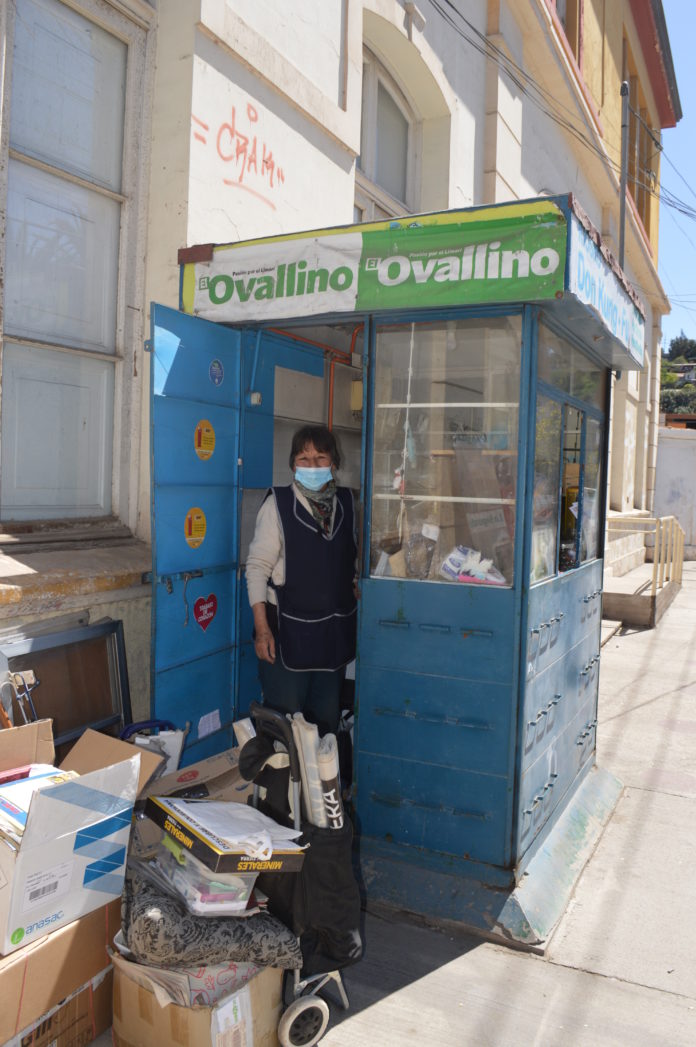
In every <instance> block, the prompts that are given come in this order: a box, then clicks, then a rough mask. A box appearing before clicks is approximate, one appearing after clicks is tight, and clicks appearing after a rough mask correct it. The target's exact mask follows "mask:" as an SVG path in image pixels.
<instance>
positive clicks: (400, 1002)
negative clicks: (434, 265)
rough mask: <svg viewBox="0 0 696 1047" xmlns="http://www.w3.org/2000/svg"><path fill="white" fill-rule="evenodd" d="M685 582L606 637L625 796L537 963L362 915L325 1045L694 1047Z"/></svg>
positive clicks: (693, 675) (615, 745)
mask: <svg viewBox="0 0 696 1047" xmlns="http://www.w3.org/2000/svg"><path fill="white" fill-rule="evenodd" d="M683 581H684V584H683V588H682V590H681V592H680V593H679V595H678V596H677V598H676V600H675V601H674V603H673V605H672V606H671V607H670V609H669V610H668V611H667V613H666V614H665V616H664V618H663V619H662V621H661V622H660V623H659V625H658V626H657V628H656V629H654V630H648V631H643V632H637V631H623V630H622V631H620V632H618V633H616V634H615V635H613V636H612V635H611V630H606V631H605V634H604V635H605V637H608V639H607V642H606V643H605V645H604V647H603V648H602V661H601V673H600V703H599V718H600V727H599V730H598V762H599V763H600V765H601V766H603V767H606V768H607V769H608V770H610V771H612V772H613V773H614V774H615V775H616V776H617V777H618V778H620V779H621V781H622V782H623V783H624V786H625V788H624V791H623V793H622V796H621V798H620V800H619V802H618V804H617V807H616V809H615V811H614V813H613V815H612V817H611V819H610V821H609V823H608V824H607V826H606V828H605V830H604V833H603V835H602V836H601V838H600V840H599V842H598V844H597V847H596V849H595V851H594V853H593V855H592V857H591V859H590V861H589V863H588V864H587V865H586V867H585V869H584V872H583V873H582V875H581V877H580V880H579V881H578V884H577V886H576V889H575V892H574V895H573V898H572V899H571V902H570V904H569V906H568V908H567V910H566V913H565V915H564V916H563V917H562V919H561V921H560V923H559V924H558V926H557V928H556V930H555V933H554V935H553V938H552V939H551V942H550V945H549V947H548V948H547V950H546V953H545V955H544V956H543V957H542V956H539V955H534V954H531V953H524V952H517V951H514V950H512V949H508V948H505V947H504V946H500V945H494V944H492V943H489V942H482V941H481V940H480V939H477V938H474V937H471V936H469V935H466V934H463V933H457V932H453V931H451V930H450V931H446V932H445V931H440V930H433V929H431V928H429V927H425V926H422V925H420V924H418V923H416V922H413V921H408V920H407V919H403V918H396V917H395V918H390V919H379V918H377V917H375V916H374V915H368V917H367V920H366V927H365V940H366V952H365V958H364V960H363V961H362V963H360V964H359V965H358V966H357V967H355V968H353V969H351V970H348V971H347V972H346V974H345V981H346V986H347V988H348V992H349V995H350V1000H351V1007H350V1010H349V1011H348V1012H347V1013H343V1012H341V1011H340V1009H339V1008H338V1007H334V1006H333V1005H332V1008H331V1011H332V1019H331V1025H330V1027H329V1031H328V1032H327V1034H326V1036H325V1037H324V1039H323V1040H322V1044H323V1045H325V1047H392V1045H394V1047H396V1045H399V1047H408V1045H414V1047H416V1045H417V1047H531V1045H534V1047H693V1044H696V889H695V877H694V869H695V868H696V830H695V829H694V826H695V825H696V563H687V564H685V565H684V580H683ZM110 1042H111V1041H110V1033H105V1034H104V1036H103V1037H100V1040H99V1041H98V1043H99V1044H104V1045H106V1044H107V1043H110Z"/></svg>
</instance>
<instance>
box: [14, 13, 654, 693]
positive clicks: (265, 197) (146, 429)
mask: <svg viewBox="0 0 696 1047" xmlns="http://www.w3.org/2000/svg"><path fill="white" fill-rule="evenodd" d="M99 2H103V3H104V4H105V5H106V6H111V5H109V0H99ZM14 3H15V0H10V2H9V5H2V7H0V33H5V32H6V31H8V30H6V26H7V25H8V24H11V23H12V18H9V20H6V18H5V16H6V12H7V11H8V10H9V11H10V13H11V11H12V9H13V8H14ZM71 4H72V5H73V6H75V7H76V8H78V9H84V11H85V12H86V13H87V15H88V16H90V17H95V11H96V9H97V7H98V3H97V2H96V0H71ZM455 6H456V8H457V10H459V11H461V12H463V13H464V15H465V17H466V22H463V21H461V20H459V19H457V17H456V16H455V15H453V21H454V26H453V24H452V22H451V21H448V20H447V19H445V18H444V17H443V16H442V15H441V14H440V13H439V12H438V10H437V9H436V8H435V7H433V6H432V5H430V4H422V5H420V7H417V8H415V9H414V8H411V7H410V5H409V7H408V10H407V8H406V6H405V5H404V3H403V2H402V0H264V3H261V4H260V3H258V2H257V0H153V2H152V3H151V4H147V3H145V2H144V0H119V2H118V3H116V2H115V0H114V5H113V8H114V10H116V9H117V10H118V12H119V17H121V16H122V17H125V18H129V19H131V20H132V22H133V24H134V25H137V26H139V27H141V29H142V32H143V34H144V35H145V37H146V44H145V45H143V47H142V48H141V52H140V53H141V55H142V56H144V57H143V59H142V60H143V61H144V64H145V68H146V75H145V77H144V79H143V85H142V91H141V92H140V93H139V94H138V96H137V105H139V106H140V107H141V109H142V112H141V113H140V114H139V116H142V118H143V119H142V127H143V133H142V140H141V141H140V145H139V149H138V151H137V156H129V158H128V162H129V165H130V167H132V168H133V170H134V171H135V170H136V169H137V171H139V172H141V174H142V182H143V185H144V187H145V189H144V191H143V192H142V193H141V194H140V196H139V198H138V201H137V207H138V209H139V210H138V212H137V213H138V215H139V216H140V217H139V218H138V219H137V221H136V222H135V225H136V226H137V227H138V229H139V233H140V238H139V239H137V238H136V240H134V241H133V243H134V246H133V247H132V256H129V258H128V259H127V261H128V265H127V266H126V269H127V271H128V281H129V286H130V285H131V284H132V285H133V286H136V287H137V288H138V296H139V297H138V301H137V302H131V301H130V298H129V299H128V303H127V309H126V308H125V306H124V309H125V311H126V313H127V317H126V320H127V323H126V325H125V327H124V330H125V336H124V339H125V340H124V345H123V349H122V359H119V362H118V364H117V373H118V375H119V390H120V391H119V392H118V394H117V396H116V401H115V413H116V417H117V422H116V436H115V441H114V445H115V456H114V461H115V463H116V472H115V480H114V490H115V506H116V511H117V514H118V516H119V517H120V519H122V520H123V521H124V522H125V523H127V524H128V525H129V526H130V527H131V528H132V529H133V531H134V532H135V534H136V535H137V536H138V537H139V538H141V539H143V540H145V541H147V540H148V539H149V536H150V410H149V396H150V391H149V357H148V356H147V355H146V354H145V353H144V352H143V349H142V339H143V337H147V336H148V329H149V303H150V302H151V301H157V302H161V303H163V304H165V305H169V306H173V307H176V305H177V303H178V288H179V269H178V264H177V251H178V249H179V248H181V247H186V246H189V245H191V244H196V243H205V242H210V241H213V242H225V241H235V240H239V239H246V238H252V237H258V236H264V235H269V234H274V233H281V232H293V231H297V230H301V229H308V228H313V227H322V226H327V225H337V224H342V223H348V222H350V221H352V219H353V207H354V203H355V186H356V177H357V174H356V171H357V166H358V162H359V160H358V158H359V156H360V152H361V105H362V71H363V47H366V48H368V49H369V51H370V53H371V54H372V55H374V56H375V57H376V58H377V59H378V60H379V62H381V64H382V66H383V67H384V69H385V70H386V71H387V73H388V74H389V76H390V77H392V79H393V81H394V82H395V83H396V84H397V85H398V88H399V90H400V91H401V92H402V94H403V97H404V100H405V103H406V104H407V106H408V107H409V109H410V112H411V113H412V116H413V135H412V157H411V160H410V163H411V164H412V167H413V171H412V174H413V182H414V185H415V188H414V191H413V199H412V200H411V201H410V204H409V206H410V209H411V210H412V211H427V210H437V209H442V208H446V207H453V208H456V207H468V206H472V205H478V204H482V203H486V202H501V201H505V200H509V199H515V198H524V197H528V196H534V195H537V194H556V193H564V192H567V191H572V192H573V193H575V195H576V196H577V197H578V199H579V200H580V202H581V204H582V206H583V207H584V208H585V210H586V211H587V212H588V214H589V215H590V218H591V219H592V221H593V222H594V223H595V225H596V226H597V227H598V228H599V229H600V230H601V231H602V234H603V236H604V238H605V240H606V242H607V243H608V245H609V246H610V247H611V248H612V249H613V250H614V251H617V250H618V179H617V176H616V171H615V165H616V164H617V163H618V161H619V155H620V125H621V108H620V97H619V90H618V87H619V81H620V77H621V70H622V47H623V38H624V34H625V35H626V38H627V40H628V42H629V45H630V47H631V51H632V54H633V57H634V59H635V61H636V66H637V73H638V75H639V78H640V79H641V82H642V84H643V88H644V93H645V96H646V99H647V102H648V105H649V107H650V108H651V110H652V111H653V112H654V111H655V104H656V103H655V99H654V97H653V94H652V92H651V88H650V84H649V77H648V73H647V67H646V65H645V61H644V58H643V56H642V54H641V49H640V40H639V38H638V34H637V30H636V28H635V26H634V24H633V21H632V17H631V13H630V8H631V5H630V3H629V0H617V2H613V0H612V2H610V0H584V3H583V8H584V12H585V22H584V35H583V49H582V56H581V61H580V64H578V62H576V61H575V59H574V58H573V56H572V55H571V54H570V53H569V51H568V48H567V45H566V43H565V42H564V38H563V34H562V32H560V33H559V28H558V22H557V20H554V15H553V10H552V8H553V3H552V2H551V0H466V2H461V3H459V4H457V5H455ZM444 10H445V11H446V10H447V8H446V7H445V8H444ZM487 48H488V49H489V52H490V53H489V54H488V55H487V56H486V55H484V54H483V53H482V52H483V51H484V50H486V49H487ZM493 49H497V51H494V50H493ZM0 53H3V54H4V53H5V51H2V52H0ZM496 53H497V54H500V55H501V56H504V57H505V58H506V59H508V60H511V61H512V62H514V63H515V65H516V66H517V70H516V71H514V70H513V75H510V73H509V72H506V71H505V70H504V69H503V68H502V64H501V62H498V61H496V60H495V54H496ZM0 72H1V70H0ZM530 78H531V79H530ZM537 88H540V91H539V90H537ZM3 98H4V100H3V102H2V105H3V108H2V110H1V111H0V115H1V116H2V120H3V125H2V127H0V203H2V199H3V197H2V193H3V192H4V185H5V181H4V180H5V177H6V175H5V168H6V159H7V142H8V136H7V106H8V101H7V99H8V95H7V91H5V95H4V96H3ZM554 107H555V110H556V115H557V116H558V115H559V113H560V114H564V116H563V120H561V123H559V122H558V120H554V119H552V118H551V115H550V114H551V111H552V110H553V109H554ZM564 122H565V124H566V126H563V124H564ZM578 135H580V137H581V138H582V139H583V140H584V141H581V140H580V139H579V137H578ZM603 154H606V157H605V158H603ZM129 169H130V168H129ZM145 190H146V191H145ZM128 206H130V203H129V204H128ZM651 207H652V208H653V210H652V211H651V218H650V239H649V240H646V239H645V237H644V236H643V234H642V232H641V229H640V226H639V224H638V223H637V222H636V220H635V216H634V215H633V214H632V213H629V218H628V225H627V237H626V263H625V268H626V272H627V274H628V276H629V278H630V279H631V280H632V281H633V282H634V283H635V285H636V286H638V287H640V288H641V295H642V296H643V298H644V302H645V305H646V314H647V315H646V335H647V345H646V356H647V358H648V359H649V361H650V367H649V368H648V369H647V370H646V372H645V374H644V375H643V377H642V378H641V379H640V380H639V381H635V380H634V379H633V378H631V377H630V376H629V375H627V374H626V373H624V375H622V376H621V378H620V379H618V380H617V381H616V382H615V383H614V385H615V397H614V402H613V408H612V412H613V415H612V426H613V437H612V453H611V469H610V505H611V507H612V508H614V509H620V510H623V511H626V510H631V509H635V508H639V509H652V500H653V491H654V484H655V460H656V455H657V398H658V395H659V341H660V317H661V315H662V314H663V313H664V312H665V311H666V309H667V308H668V305H667V302H666V299H665V296H664V292H663V290H662V288H661V285H660V283H659V280H658V277H657V271H656V257H657V256H656V248H657V233H658V225H657V213H656V207H657V204H656V202H654V203H653V204H652V205H651ZM629 212H630V209H629ZM1 228H2V215H0V230H1ZM3 260H4V259H3V255H2V252H1V251H0V272H1V269H2V264H3ZM133 273H135V274H136V275H135V276H132V274H133ZM124 279H125V277H124ZM143 287H144V290H143ZM66 570H67V569H66ZM95 570H96V568H95ZM2 583H3V578H2V576H0V586H2ZM115 584H118V585H120V584H121V583H120V582H119V583H115ZM74 600H76V601H77V602H78V603H80V601H81V606H89V586H88V585H87V586H82V588H80V587H79V586H78V587H76V588H75V590H74ZM72 605H74V604H71V606H72ZM46 610H47V612H49V611H50V610H51V608H50V606H49V604H48V603H47V604H46ZM21 613H22V605H21V600H20V602H19V604H18V605H17V616H20V615H21ZM32 613H36V608H35V607H32ZM144 622H145V619H143V622H142V623H141V626H142V627H139V628H138V629H132V630H131V634H130V637H129V644H130V645H131V646H130V648H129V656H131V651H132V658H133V664H134V665H136V666H138V667H139V669H138V675H139V677H140V678H143V679H144V678H145V675H144V674H143V673H141V672H140V667H142V666H144V665H145V663H146V661H147V658H148V652H149V629H148V628H146V627H145V625H144ZM138 700H139V701H140V699H138Z"/></svg>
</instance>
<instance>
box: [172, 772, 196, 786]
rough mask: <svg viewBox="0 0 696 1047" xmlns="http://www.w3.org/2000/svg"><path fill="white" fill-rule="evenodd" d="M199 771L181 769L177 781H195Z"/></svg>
mask: <svg viewBox="0 0 696 1047" xmlns="http://www.w3.org/2000/svg"><path fill="white" fill-rule="evenodd" d="M199 773H200V772H199V771H182V772H181V774H179V775H177V778H176V780H177V782H181V783H182V784H185V783H186V782H195V780H196V778H198V775H199Z"/></svg>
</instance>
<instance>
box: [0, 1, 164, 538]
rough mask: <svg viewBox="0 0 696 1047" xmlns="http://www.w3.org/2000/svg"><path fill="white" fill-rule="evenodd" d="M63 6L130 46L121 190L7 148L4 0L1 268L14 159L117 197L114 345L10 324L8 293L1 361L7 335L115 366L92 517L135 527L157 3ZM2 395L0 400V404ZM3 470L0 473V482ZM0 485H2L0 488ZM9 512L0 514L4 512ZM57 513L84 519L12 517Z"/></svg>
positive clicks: (8, 36)
mask: <svg viewBox="0 0 696 1047" xmlns="http://www.w3.org/2000/svg"><path fill="white" fill-rule="evenodd" d="M58 2H59V3H61V4H62V5H63V6H64V7H66V8H68V9H69V10H72V11H74V12H76V13H77V14H78V15H79V16H81V17H82V18H84V19H86V20H87V21H89V22H91V23H93V24H95V25H96V26H98V27H99V28H100V29H103V30H104V31H105V32H107V33H110V34H111V35H113V36H114V37H115V38H116V39H117V40H120V41H121V42H122V43H124V44H125V46H126V47H127V53H126V72H125V98H124V125H123V149H122V155H121V186H120V191H119V192H114V191H113V190H111V189H107V188H105V187H104V186H103V185H102V184H100V183H99V182H96V181H95V182H92V181H91V180H90V179H88V178H84V177H81V176H79V175H75V174H73V173H72V172H70V171H68V170H65V169H63V168H61V167H59V166H57V165H55V164H52V163H46V162H44V161H42V160H38V159H36V158H35V157H33V156H31V154H25V153H23V152H22V151H21V150H17V149H15V148H10V114H11V105H12V91H11V87H12V64H13V62H12V59H13V50H14V32H15V24H16V2H11V3H8V4H6V5H3V7H2V10H1V11H0V39H2V40H4V41H5V42H6V43H5V55H6V57H5V61H4V65H3V66H0V87H1V88H2V99H1V102H0V105H1V108H0V273H2V272H3V271H4V269H5V266H6V258H7V243H6V233H7V194H8V174H9V172H8V168H9V161H10V159H13V160H16V161H18V162H19V163H22V164H26V165H28V166H30V167H32V168H36V169H38V170H40V171H44V172H46V173H48V174H52V175H54V176H55V177H58V178H60V179H62V180H64V181H66V182H71V183H73V184H76V185H78V186H83V187H85V188H86V189H87V190H89V191H94V192H97V193H99V194H100V195H103V196H105V197H107V198H110V199H114V200H117V201H118V203H119V206H120V209H121V210H120V223H119V246H118V261H117V273H116V283H115V291H114V293H115V306H116V308H115V314H116V315H115V332H114V350H113V352H105V351H103V350H97V349H90V348H84V347H83V346H80V347H77V346H71V345H65V344H62V343H60V342H50V341H44V340H43V339H33V338H27V337H23V336H21V335H15V334H11V333H10V332H7V331H6V330H5V315H4V314H5V302H4V295H0V362H1V360H2V354H3V348H4V343H5V341H7V342H8V343H12V344H14V345H19V346H20V347H21V346H27V347H29V348H31V349H36V350H39V351H50V352H60V353H65V354H68V355H71V356H72V357H73V358H74V357H75V356H78V357H80V356H81V357H85V356H87V357H89V358H90V359H93V360H97V361H100V362H103V363H104V364H105V365H106V366H113V368H114V383H113V387H114V391H113V423H112V433H111V480H110V488H111V504H110V509H109V510H108V511H107V512H104V513H99V514H95V515H94V516H90V517H89V519H90V521H91V522H92V523H94V521H99V520H103V521H104V523H105V526H106V528H107V529H109V528H111V529H113V519H114V517H117V518H119V519H120V520H121V521H122V522H123V523H125V524H126V525H127V526H128V527H129V528H130V529H131V530H132V531H134V530H135V527H136V523H137V512H138V506H137V492H138V486H139V484H138V479H137V478H138V470H139V461H140V428H141V427H140V406H141V399H142V366H139V356H140V351H141V347H142V344H143V341H144V329H145V328H144V325H145V321H146V318H145V315H144V309H143V303H144V284H145V260H144V244H145V238H146V215H147V177H148V174H147V172H148V163H149V152H150V145H149V142H150V134H149V125H150V116H149V107H148V106H147V105H144V104H143V99H145V100H147V99H148V98H149V97H150V95H151V89H152V78H153V68H152V65H153V63H152V61H151V51H152V47H153V42H152V34H151V33H150V31H149V30H150V28H151V26H152V25H153V23H154V18H155V13H156V12H155V11H154V9H153V8H151V7H150V6H149V5H147V4H146V3H144V2H143V0H120V2H119V3H118V5H112V4H111V3H109V2H108V0H107V2H106V3H101V2H100V0H70V2H67V3H66V2H65V0H58ZM1 411H2V403H1V401H0V412H1ZM1 483H2V477H1V476H0V485H1ZM0 490H1V489H0ZM5 515H6V514H5V512H4V511H3V512H1V513H0V518H1V519H3V521H4V520H5ZM51 519H55V520H61V521H63V522H65V521H66V520H67V521H70V523H71V524H77V522H78V521H79V520H80V519H81V518H80V517H78V516H77V515H75V514H70V513H68V514H67V515H66V514H65V513H63V514H61V509H60V507H56V512H55V516H53V517H52V516H51V515H50V506H46V507H45V508H44V509H42V510H41V511H40V512H39V513H38V514H37V515H36V516H29V515H27V516H26V518H21V521H20V518H19V517H18V516H16V515H15V514H14V513H13V514H12V518H11V519H10V520H8V521H7V523H8V525H9V527H10V528H11V527H12V524H13V523H15V522H16V523H20V522H21V525H22V529H23V530H27V528H28V527H31V525H32V524H37V525H41V526H42V527H45V524H46V521H48V520H51Z"/></svg>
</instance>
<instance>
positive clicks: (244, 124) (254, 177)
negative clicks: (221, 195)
mask: <svg viewBox="0 0 696 1047" xmlns="http://www.w3.org/2000/svg"><path fill="white" fill-rule="evenodd" d="M245 116H246V119H244V116H242V117H240V115H239V114H238V111H237V107H236V106H232V112H231V114H230V119H229V121H227V120H226V121H224V122H223V123H221V124H220V126H219V127H218V129H217V132H216V134H215V146H216V150H217V154H218V156H219V157H220V159H221V160H222V161H223V163H224V164H229V165H231V167H232V170H230V176H228V177H224V178H223V182H224V183H225V185H230V186H234V187H235V188H237V189H245V190H246V191H247V192H249V193H251V194H252V195H253V196H256V197H257V198H259V199H261V200H263V202H264V203H266V204H267V205H268V206H269V207H271V208H273V210H275V204H274V203H273V202H272V201H271V200H270V199H269V198H268V196H267V195H265V194H264V193H263V192H262V191H260V190H264V189H265V190H268V189H275V190H277V189H278V188H279V187H280V186H281V185H283V184H284V182H285V172H284V170H283V168H282V167H281V166H280V165H279V164H278V162H277V160H276V159H275V157H274V156H273V149H272V148H271V146H270V145H269V143H268V142H266V141H264V140H263V139H261V137H260V136H259V135H258V134H256V133H255V130H256V127H255V125H257V124H258V122H259V114H258V111H257V109H256V108H255V107H254V106H253V105H252V104H251V103H247V106H246V113H245ZM191 119H192V121H193V124H194V125H195V126H194V127H193V137H194V138H195V139H196V141H199V142H201V143H202V144H203V145H207V144H208V135H207V133H208V132H209V131H210V126H209V125H208V124H206V123H205V122H204V121H203V120H201V119H200V118H199V117H197V116H194V115H193V114H192V116H191Z"/></svg>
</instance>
